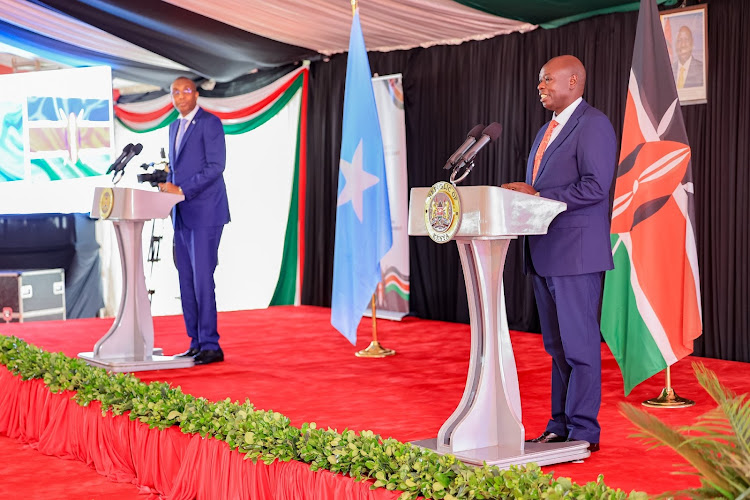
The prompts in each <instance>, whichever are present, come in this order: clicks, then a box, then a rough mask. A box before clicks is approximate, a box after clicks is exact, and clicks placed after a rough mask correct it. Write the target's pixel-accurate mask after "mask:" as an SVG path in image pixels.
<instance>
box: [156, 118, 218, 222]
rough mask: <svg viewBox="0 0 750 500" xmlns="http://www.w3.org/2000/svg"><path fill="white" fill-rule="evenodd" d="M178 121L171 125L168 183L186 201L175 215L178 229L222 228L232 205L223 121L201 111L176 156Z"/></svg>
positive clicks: (188, 129) (174, 219) (190, 125)
mask: <svg viewBox="0 0 750 500" xmlns="http://www.w3.org/2000/svg"><path fill="white" fill-rule="evenodd" d="M179 123H180V122H179V120H175V121H174V122H172V123H171V124H170V125H169V145H170V148H169V167H170V169H169V174H168V176H167V180H168V181H169V182H171V183H173V184H175V185H177V186H180V187H181V188H182V192H183V193H184V194H185V200H184V201H181V202H180V203H178V204H177V205H176V206H175V208H174V211H173V213H172V215H173V217H172V222H173V224H174V225H175V227H180V224H182V225H184V226H185V227H188V228H190V229H194V228H198V227H209V226H222V225H224V224H226V223H227V222H229V220H230V218H229V202H228V200H227V188H226V185H225V184H224V174H223V172H224V168H225V165H226V158H227V153H226V144H225V142H224V129H223V128H222V125H221V120H219V118H218V117H217V116H215V115H212V114H211V113H208V112H206V111H204V110H202V109H198V112H197V113H196V114H195V116H194V117H193V120H192V121H191V122H190V124H189V125H188V127H187V129H186V130H185V134H184V137H183V139H182V147H181V148H180V152H179V154H177V155H175V138H176V135H177V127H178V126H179Z"/></svg>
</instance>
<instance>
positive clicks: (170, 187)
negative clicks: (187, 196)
mask: <svg viewBox="0 0 750 500" xmlns="http://www.w3.org/2000/svg"><path fill="white" fill-rule="evenodd" d="M159 191H161V192H162V193H172V194H182V188H180V187H179V186H175V185H174V184H172V183H171V182H163V183H161V184H159Z"/></svg>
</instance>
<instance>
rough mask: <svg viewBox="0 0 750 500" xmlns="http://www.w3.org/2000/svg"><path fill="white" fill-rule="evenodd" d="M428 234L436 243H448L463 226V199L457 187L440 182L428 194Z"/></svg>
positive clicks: (426, 213)
mask: <svg viewBox="0 0 750 500" xmlns="http://www.w3.org/2000/svg"><path fill="white" fill-rule="evenodd" d="M424 222H425V226H426V227H427V234H428V235H429V237H430V238H431V239H432V241H434V242H436V243H447V242H449V241H450V240H451V239H453V237H454V236H455V235H456V233H457V232H458V228H459V226H460V225H461V198H460V197H459V196H458V191H457V190H456V186H454V185H453V184H451V183H450V182H445V181H440V182H438V183H436V184H434V185H433V186H432V187H431V188H430V190H429V191H428V192H427V199H426V200H425V203H424Z"/></svg>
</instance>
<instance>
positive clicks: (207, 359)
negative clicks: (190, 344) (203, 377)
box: [193, 349, 224, 365]
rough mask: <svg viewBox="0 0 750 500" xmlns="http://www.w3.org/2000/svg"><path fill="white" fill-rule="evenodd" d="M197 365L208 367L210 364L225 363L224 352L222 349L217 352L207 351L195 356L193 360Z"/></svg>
mask: <svg viewBox="0 0 750 500" xmlns="http://www.w3.org/2000/svg"><path fill="white" fill-rule="evenodd" d="M193 360H194V361H195V364H196V365H207V364H209V363H218V362H219V361H224V351H222V350H221V349H217V350H215V351H214V350H210V349H205V350H203V351H201V352H199V353H198V354H196V355H195V357H194V358H193Z"/></svg>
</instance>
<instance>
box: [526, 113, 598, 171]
mask: <svg viewBox="0 0 750 500" xmlns="http://www.w3.org/2000/svg"><path fill="white" fill-rule="evenodd" d="M588 107H589V105H588V103H587V102H586V101H581V104H579V105H578V107H577V108H576V110H575V111H573V114H572V115H570V118H568V121H567V122H566V123H565V126H564V127H563V128H562V130H560V133H559V134H558V136H557V137H556V138H555V140H554V141H552V144H550V145H549V146H547V150H546V151H545V152H544V156H542V163H541V164H540V165H539V172H537V174H536V180H537V181H539V178H540V177H541V176H542V175H543V174H544V170H545V168H546V167H547V163H548V162H549V159H550V157H551V156H552V155H553V154H554V153H555V151H556V150H557V148H559V147H560V146H562V144H563V143H564V142H565V140H566V139H567V138H568V136H569V135H570V134H571V132H573V130H574V129H575V128H576V127H577V126H578V121H579V120H580V119H581V116H582V115H583V112H584V111H586V108H588ZM534 152H535V153H536V149H535V150H534ZM534 184H536V182H535V183H534Z"/></svg>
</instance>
